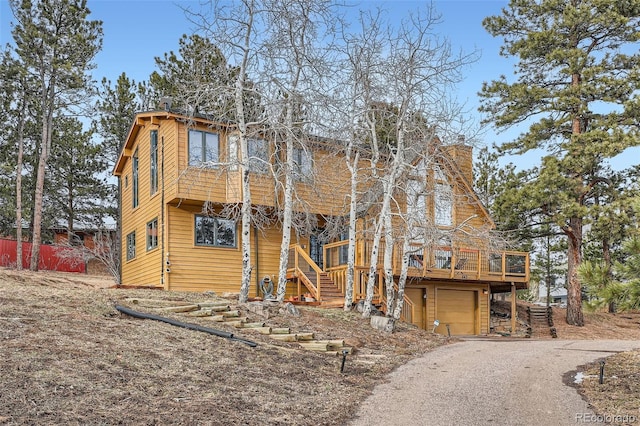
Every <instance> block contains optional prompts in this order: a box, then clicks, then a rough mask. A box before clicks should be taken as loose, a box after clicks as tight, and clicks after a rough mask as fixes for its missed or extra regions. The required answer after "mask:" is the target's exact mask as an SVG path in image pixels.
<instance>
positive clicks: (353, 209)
mask: <svg viewBox="0 0 640 426" xmlns="http://www.w3.org/2000/svg"><path fill="white" fill-rule="evenodd" d="M351 148H352V142H350V143H349V148H348V149H347V155H346V163H347V169H349V173H350V175H351V196H350V200H349V246H348V249H347V250H348V252H347V272H346V275H347V282H346V288H345V292H344V310H345V311H348V310H350V309H351V305H352V304H353V289H354V285H355V279H354V278H355V264H356V219H357V218H356V214H357V208H358V200H357V196H358V162H359V160H360V152H356V154H355V156H354V157H353V161H352V160H351Z"/></svg>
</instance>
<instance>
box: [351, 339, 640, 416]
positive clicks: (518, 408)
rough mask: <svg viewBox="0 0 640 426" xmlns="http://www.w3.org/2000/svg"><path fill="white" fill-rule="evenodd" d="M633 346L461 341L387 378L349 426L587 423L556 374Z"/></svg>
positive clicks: (571, 390)
mask: <svg viewBox="0 0 640 426" xmlns="http://www.w3.org/2000/svg"><path fill="white" fill-rule="evenodd" d="M638 347H640V341H633V340H632V341H629V340H627V341H622V340H599V341H592V340H507V339H503V340H499V339H481V338H478V339H468V340H465V341H462V342H459V343H454V344H451V345H448V346H444V347H441V348H438V349H436V350H434V351H432V352H429V353H427V354H426V355H425V356H423V357H422V358H418V359H415V360H413V361H412V362H410V363H408V364H406V365H403V366H402V367H400V368H399V369H397V370H396V371H394V372H393V373H392V374H391V375H390V376H389V382H388V383H384V384H381V385H379V386H377V387H376V388H375V390H374V393H373V395H371V396H370V397H369V398H367V400H365V402H364V403H363V404H362V406H361V407H360V409H359V411H358V415H357V418H356V419H355V421H353V422H352V423H351V425H352V426H375V425H385V426H387V425H388V426H396V425H407V426H412V425H420V426H426V425H436V426H441V425H464V426H470V425H554V426H562V425H576V424H583V423H589V421H588V420H589V419H588V418H585V417H584V416H585V414H586V415H588V414H593V412H592V411H591V410H589V409H588V407H587V403H586V402H585V401H584V400H582V398H581V397H580V395H578V393H577V392H576V390H575V389H574V388H573V387H570V386H567V385H565V384H564V383H563V375H564V374H565V373H567V372H569V371H572V370H575V369H576V367H577V366H579V365H581V364H585V363H587V362H590V361H594V360H597V359H599V358H602V357H606V356H609V355H613V354H614V353H616V352H620V351H626V350H630V349H633V348H638ZM605 375H606V370H605ZM591 423H594V422H593V420H592V421H591Z"/></svg>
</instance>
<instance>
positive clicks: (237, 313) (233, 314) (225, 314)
mask: <svg viewBox="0 0 640 426" xmlns="http://www.w3.org/2000/svg"><path fill="white" fill-rule="evenodd" d="M220 315H222V316H223V317H239V316H240V311H237V310H236V311H225V312H220Z"/></svg>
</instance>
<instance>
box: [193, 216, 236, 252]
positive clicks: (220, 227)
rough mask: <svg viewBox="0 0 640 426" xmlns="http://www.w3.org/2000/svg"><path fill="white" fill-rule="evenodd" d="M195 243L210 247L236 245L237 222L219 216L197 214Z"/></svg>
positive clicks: (232, 246)
mask: <svg viewBox="0 0 640 426" xmlns="http://www.w3.org/2000/svg"><path fill="white" fill-rule="evenodd" d="M195 244H196V245H197V246H209V247H229V248H235V247H236V223H235V222H234V221H233V220H228V219H221V218H218V217H210V216H202V215H196V217H195Z"/></svg>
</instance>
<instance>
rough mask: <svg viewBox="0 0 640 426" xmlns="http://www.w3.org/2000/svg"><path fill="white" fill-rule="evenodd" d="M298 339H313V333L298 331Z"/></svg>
mask: <svg viewBox="0 0 640 426" xmlns="http://www.w3.org/2000/svg"><path fill="white" fill-rule="evenodd" d="M296 340H313V333H296Z"/></svg>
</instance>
